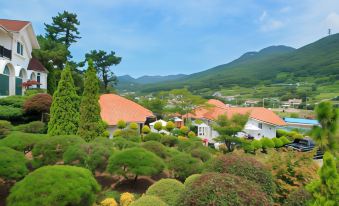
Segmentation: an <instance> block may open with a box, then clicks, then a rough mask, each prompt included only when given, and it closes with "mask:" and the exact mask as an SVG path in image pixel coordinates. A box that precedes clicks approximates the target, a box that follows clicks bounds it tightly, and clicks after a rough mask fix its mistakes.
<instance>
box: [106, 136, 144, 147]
mask: <svg viewBox="0 0 339 206" xmlns="http://www.w3.org/2000/svg"><path fill="white" fill-rule="evenodd" d="M112 143H113V146H114V147H115V148H116V149H118V150H123V149H126V148H131V147H138V146H139V144H138V143H136V142H132V141H129V140H126V139H125V138H123V137H114V138H113V140H112Z"/></svg>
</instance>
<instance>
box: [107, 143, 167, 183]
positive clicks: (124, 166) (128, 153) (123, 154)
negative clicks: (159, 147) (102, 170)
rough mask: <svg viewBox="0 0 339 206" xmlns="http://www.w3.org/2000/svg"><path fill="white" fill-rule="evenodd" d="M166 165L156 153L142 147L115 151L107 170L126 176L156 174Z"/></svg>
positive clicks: (136, 176)
mask: <svg viewBox="0 0 339 206" xmlns="http://www.w3.org/2000/svg"><path fill="white" fill-rule="evenodd" d="M164 167H165V165H164V162H163V161H162V159H161V158H160V157H158V156H156V155H155V154H154V153H152V152H149V151H147V150H145V149H142V148H130V149H125V150H122V151H119V152H116V153H114V154H113V155H112V156H111V157H110V159H109V164H108V167H107V170H108V171H109V172H111V173H114V174H118V175H122V176H124V177H125V178H126V179H127V178H128V175H135V180H137V178H138V176H139V175H149V176H150V175H155V174H159V173H160V172H162V170H163V169H164Z"/></svg>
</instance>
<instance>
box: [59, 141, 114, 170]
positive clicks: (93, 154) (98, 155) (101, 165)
mask: <svg viewBox="0 0 339 206" xmlns="http://www.w3.org/2000/svg"><path fill="white" fill-rule="evenodd" d="M112 154H113V148H111V147H110V146H109V145H104V144H99V143H92V142H91V143H85V144H80V145H72V146H70V147H68V149H67V150H66V152H65V153H64V155H63V160H64V163H65V164H69V165H74V166H79V167H85V168H87V169H89V170H91V171H92V172H94V171H99V172H103V171H105V169H106V167H107V164H108V159H109V157H110V156H111V155H112Z"/></svg>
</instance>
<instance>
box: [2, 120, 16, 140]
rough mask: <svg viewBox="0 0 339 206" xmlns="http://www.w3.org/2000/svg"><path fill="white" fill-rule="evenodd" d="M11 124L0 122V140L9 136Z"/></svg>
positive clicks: (4, 121)
mask: <svg viewBox="0 0 339 206" xmlns="http://www.w3.org/2000/svg"><path fill="white" fill-rule="evenodd" d="M12 127H13V126H12V124H11V123H10V122H9V121H6V120H0V139H1V138H3V137H5V136H6V135H8V134H9V132H10V131H11V129H12Z"/></svg>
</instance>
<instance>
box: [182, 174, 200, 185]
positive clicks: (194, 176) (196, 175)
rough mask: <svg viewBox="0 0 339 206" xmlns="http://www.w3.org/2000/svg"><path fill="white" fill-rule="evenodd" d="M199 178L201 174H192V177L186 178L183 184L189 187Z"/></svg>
mask: <svg viewBox="0 0 339 206" xmlns="http://www.w3.org/2000/svg"><path fill="white" fill-rule="evenodd" d="M200 176H201V174H193V175H191V176H189V177H187V178H186V180H185V182H184V185H185V187H189V186H190V185H191V184H192V183H193V182H194V181H195V180H196V179H198V178H199V177H200Z"/></svg>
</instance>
